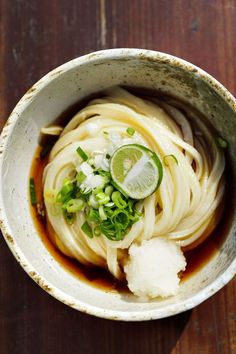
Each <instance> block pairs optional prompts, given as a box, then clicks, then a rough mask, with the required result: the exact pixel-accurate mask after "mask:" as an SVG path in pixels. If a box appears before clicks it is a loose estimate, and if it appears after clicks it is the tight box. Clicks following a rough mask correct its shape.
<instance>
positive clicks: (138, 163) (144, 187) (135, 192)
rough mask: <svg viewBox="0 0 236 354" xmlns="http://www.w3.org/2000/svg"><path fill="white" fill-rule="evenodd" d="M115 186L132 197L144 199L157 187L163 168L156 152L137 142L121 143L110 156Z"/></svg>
mask: <svg viewBox="0 0 236 354" xmlns="http://www.w3.org/2000/svg"><path fill="white" fill-rule="evenodd" d="M110 172H111V177H112V179H113V182H114V184H115V186H116V187H117V188H118V189H119V190H120V191H121V192H123V193H124V194H125V195H127V196H129V197H130V198H133V199H144V198H146V197H148V196H149V195H151V194H152V193H154V192H155V191H156V189H157V188H158V187H159V185H160V183H161V181H162V177H163V168H162V164H161V161H160V159H159V157H158V156H157V154H156V153H155V152H154V151H152V150H150V149H148V148H146V147H145V146H143V145H139V144H129V145H123V146H121V147H120V148H118V149H117V150H116V151H115V152H114V154H113V155H112V157H111V164H110Z"/></svg>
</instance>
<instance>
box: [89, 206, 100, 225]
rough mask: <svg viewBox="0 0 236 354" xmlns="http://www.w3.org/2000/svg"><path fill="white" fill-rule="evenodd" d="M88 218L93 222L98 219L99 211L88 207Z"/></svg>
mask: <svg viewBox="0 0 236 354" xmlns="http://www.w3.org/2000/svg"><path fill="white" fill-rule="evenodd" d="M88 220H89V221H94V222H97V221H100V216H99V212H98V211H97V210H95V209H90V210H89V213H88Z"/></svg>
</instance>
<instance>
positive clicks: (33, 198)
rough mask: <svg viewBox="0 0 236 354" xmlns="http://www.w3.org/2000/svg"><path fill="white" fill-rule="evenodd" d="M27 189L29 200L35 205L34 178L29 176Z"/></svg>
mask: <svg viewBox="0 0 236 354" xmlns="http://www.w3.org/2000/svg"><path fill="white" fill-rule="evenodd" d="M29 190H30V201H31V204H32V205H36V203H37V200H36V192H35V184H34V179H33V178H32V177H31V178H30V180H29Z"/></svg>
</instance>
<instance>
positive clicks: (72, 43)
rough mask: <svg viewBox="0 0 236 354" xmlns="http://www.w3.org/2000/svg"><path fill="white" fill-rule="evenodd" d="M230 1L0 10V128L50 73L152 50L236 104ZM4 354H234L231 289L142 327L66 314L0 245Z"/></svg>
mask: <svg viewBox="0 0 236 354" xmlns="http://www.w3.org/2000/svg"><path fill="white" fill-rule="evenodd" d="M235 36H236V0H133V1H132V0H100V1H99V0H50V1H48V0H0V123H1V126H2V125H3V123H4V121H5V120H6V119H7V117H8V115H9V113H10V112H11V110H12V109H13V107H14V106H15V104H16V103H17V101H18V100H19V99H20V97H21V96H22V95H23V93H24V92H25V91H26V90H27V89H28V88H29V87H30V86H31V85H32V84H33V83H34V82H36V81H37V80H38V79H39V78H41V77H42V76H43V75H44V74H45V73H47V72H48V71H49V70H51V69H53V68H54V67H56V66H58V65H60V64H62V63H64V62H66V61H68V60H70V59H72V58H74V57H77V56H79V55H81V54H84V53H88V52H91V51H94V50H98V49H102V48H112V47H136V48H148V49H156V50H160V51H163V52H167V53H170V54H174V55H177V56H180V57H182V58H184V59H186V60H189V61H190V62H192V63H194V64H196V65H198V66H200V67H202V68H203V69H205V70H206V71H208V72H209V73H210V74H212V75H213V76H214V77H216V78H217V79H218V80H219V81H221V82H222V83H223V84H224V85H225V86H226V87H227V88H228V89H229V90H230V91H231V92H232V93H233V94H236V59H235V57H236V37H235ZM0 353H1V354H18V353H19V354H38V353H40V354H41V353H42V354H47V353H50V354H54V353H56V354H67V353H68V354H72V353H81V354H92V353H99V354H100V353H101V354H113V353H117V354H118V353H119V354H126V353H127V354H136V353H137V354H167V353H172V354H177V353H178V354H201V353H202V354H208V353H211V354H215V353H216V354H229V353H236V279H235V280H233V281H231V282H230V283H229V284H228V285H227V286H226V287H225V288H224V289H223V290H221V291H220V292H219V293H218V294H216V295H215V296H213V297H212V298H211V299H209V300H207V301H206V302H205V303H203V304H202V305H200V306H198V307H197V308H196V309H194V310H192V311H188V312H186V313H183V314H181V315H178V316H175V317H171V318H167V319H163V320H158V321H152V322H144V323H122V322H111V321H107V320H102V319H99V318H94V317H91V316H88V315H85V314H83V313H79V312H77V311H75V310H72V309H70V308H68V307H66V306H65V305H63V304H61V303H59V302H58V301H56V300H55V299H53V298H52V297H51V296H49V295H47V294H46V293H45V292H43V290H41V289H40V288H39V287H38V286H37V285H36V284H35V283H34V282H33V281H32V280H31V279H30V278H29V277H28V276H27V275H26V273H24V271H23V270H22V269H21V268H20V266H19V265H18V264H17V263H16V261H15V260H14V257H13V256H12V254H11V252H10V251H9V249H8V247H7V246H6V244H5V242H4V241H3V239H2V238H1V239H0Z"/></svg>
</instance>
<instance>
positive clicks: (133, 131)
mask: <svg viewBox="0 0 236 354" xmlns="http://www.w3.org/2000/svg"><path fill="white" fill-rule="evenodd" d="M126 133H127V134H129V135H131V136H132V135H134V133H135V129H134V128H131V127H129V128H127V129H126Z"/></svg>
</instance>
